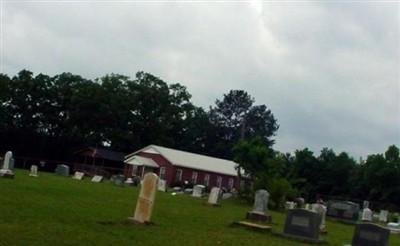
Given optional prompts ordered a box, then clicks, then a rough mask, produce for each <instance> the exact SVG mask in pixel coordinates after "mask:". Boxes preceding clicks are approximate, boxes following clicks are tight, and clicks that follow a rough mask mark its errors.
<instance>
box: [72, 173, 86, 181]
mask: <svg viewBox="0 0 400 246" xmlns="http://www.w3.org/2000/svg"><path fill="white" fill-rule="evenodd" d="M83 176H85V174H84V173H82V172H75V173H74V176H73V177H72V178H73V179H77V180H82V178H83Z"/></svg>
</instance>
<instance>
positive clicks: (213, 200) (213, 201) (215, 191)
mask: <svg viewBox="0 0 400 246" xmlns="http://www.w3.org/2000/svg"><path fill="white" fill-rule="evenodd" d="M220 192H221V189H220V188H219V187H213V188H212V189H211V192H210V195H209V196H208V204H209V205H219V203H218V200H219V194H220Z"/></svg>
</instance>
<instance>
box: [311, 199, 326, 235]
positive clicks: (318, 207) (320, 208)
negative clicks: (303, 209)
mask: <svg viewBox="0 0 400 246" xmlns="http://www.w3.org/2000/svg"><path fill="white" fill-rule="evenodd" d="M311 211H314V212H316V213H317V214H318V219H319V230H320V232H325V233H326V229H325V219H326V211H327V210H326V207H325V206H324V205H323V204H322V203H313V204H311Z"/></svg>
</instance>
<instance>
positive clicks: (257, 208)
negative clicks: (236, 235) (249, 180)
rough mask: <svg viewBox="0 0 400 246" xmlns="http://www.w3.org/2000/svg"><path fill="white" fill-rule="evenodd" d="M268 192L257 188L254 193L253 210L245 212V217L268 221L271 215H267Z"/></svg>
mask: <svg viewBox="0 0 400 246" xmlns="http://www.w3.org/2000/svg"><path fill="white" fill-rule="evenodd" d="M268 198H269V193H268V191H266V190H258V191H256V194H255V199H254V205H253V210H252V211H250V212H247V214H246V219H249V220H257V221H261V222H270V221H271V216H269V215H268Z"/></svg>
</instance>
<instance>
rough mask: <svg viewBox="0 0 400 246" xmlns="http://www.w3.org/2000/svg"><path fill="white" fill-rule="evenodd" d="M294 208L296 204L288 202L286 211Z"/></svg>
mask: <svg viewBox="0 0 400 246" xmlns="http://www.w3.org/2000/svg"><path fill="white" fill-rule="evenodd" d="M294 206H295V203H294V202H292V201H290V202H286V203H285V209H286V210H288V209H294Z"/></svg>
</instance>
